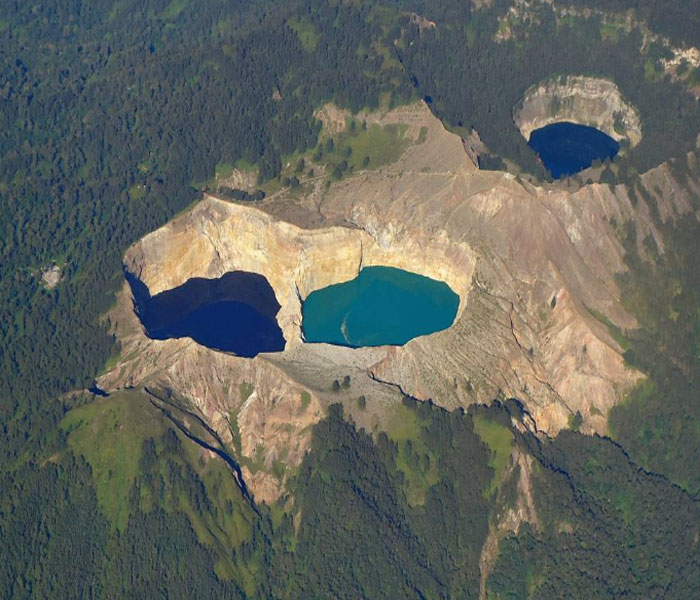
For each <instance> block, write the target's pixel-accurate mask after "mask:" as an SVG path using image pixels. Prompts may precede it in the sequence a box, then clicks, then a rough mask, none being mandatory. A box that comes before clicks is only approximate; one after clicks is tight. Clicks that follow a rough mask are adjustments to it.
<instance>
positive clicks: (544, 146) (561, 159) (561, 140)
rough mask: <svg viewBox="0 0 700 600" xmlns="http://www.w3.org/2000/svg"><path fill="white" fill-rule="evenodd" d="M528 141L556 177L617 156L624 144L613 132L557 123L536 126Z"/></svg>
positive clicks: (558, 177) (564, 175) (571, 173)
mask: <svg viewBox="0 0 700 600" xmlns="http://www.w3.org/2000/svg"><path fill="white" fill-rule="evenodd" d="M528 143H529V145H530V147H531V148H532V149H533V150H534V151H535V152H537V154H538V155H539V157H540V158H541V159H542V162H543V163H544V166H545V167H547V169H548V170H549V172H550V173H551V174H552V177H553V178H554V179H560V178H562V177H566V176H567V175H573V174H574V173H578V172H579V171H583V170H584V169H587V168H588V167H590V166H591V165H592V164H593V161H594V160H596V159H598V160H601V161H604V160H605V159H606V158H613V157H615V156H616V155H617V153H618V152H619V151H620V144H618V143H617V142H616V141H615V140H614V139H613V138H611V137H610V136H609V135H607V134H605V133H603V132H602V131H600V130H599V129H596V128H595V127H586V126H585V125H577V124H575V123H553V124H552V125H547V126H546V127H542V128H541V129H535V131H533V132H532V133H531V134H530V141H529V142H528Z"/></svg>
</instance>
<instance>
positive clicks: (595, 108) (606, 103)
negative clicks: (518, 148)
mask: <svg viewBox="0 0 700 600" xmlns="http://www.w3.org/2000/svg"><path fill="white" fill-rule="evenodd" d="M513 119H514V120H515V124H516V125H517V126H518V129H520V132H521V133H522V134H523V137H524V138H525V139H526V140H529V139H530V134H531V133H532V132H533V131H535V129H540V128H541V127H545V126H547V125H551V124H552V123H560V122H562V121H570V122H572V123H578V124H579V125H589V126H591V127H596V128H597V129H600V130H601V131H602V132H604V133H606V134H608V135H609V136H610V137H611V138H613V139H614V140H617V141H618V142H619V141H620V140H623V139H626V140H627V141H628V142H629V145H630V147H633V146H636V145H637V144H638V143H639V142H640V141H641V139H642V126H641V120H640V117H639V112H638V111H637V109H636V108H635V107H634V106H632V105H631V104H630V103H629V102H627V101H626V100H625V99H624V98H623V97H622V94H621V93H620V90H619V89H618V87H617V86H616V85H615V84H614V83H613V82H612V81H608V80H607V79H596V78H593V77H574V76H568V77H562V78H554V79H549V80H547V81H543V82H542V83H540V84H539V85H536V86H534V87H532V88H530V89H529V90H528V91H527V92H525V95H524V97H523V99H522V101H521V102H520V104H519V105H518V106H516V107H515V108H514V109H513Z"/></svg>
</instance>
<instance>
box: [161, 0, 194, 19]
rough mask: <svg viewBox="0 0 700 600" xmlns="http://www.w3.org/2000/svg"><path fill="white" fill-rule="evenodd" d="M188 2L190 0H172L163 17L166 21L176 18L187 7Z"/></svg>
mask: <svg viewBox="0 0 700 600" xmlns="http://www.w3.org/2000/svg"><path fill="white" fill-rule="evenodd" d="M188 4H189V0H172V1H171V2H170V4H168V6H167V7H166V8H165V10H164V11H163V13H162V14H161V17H162V18H163V19H165V20H166V21H169V20H172V19H176V18H177V17H178V15H179V14H180V13H181V12H182V11H183V10H185V9H186V8H187V5H188Z"/></svg>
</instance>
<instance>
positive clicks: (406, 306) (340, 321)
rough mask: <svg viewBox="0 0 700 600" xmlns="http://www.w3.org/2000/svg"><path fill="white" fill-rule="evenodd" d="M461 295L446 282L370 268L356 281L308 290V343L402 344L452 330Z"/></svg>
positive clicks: (305, 310)
mask: <svg viewBox="0 0 700 600" xmlns="http://www.w3.org/2000/svg"><path fill="white" fill-rule="evenodd" d="M458 306H459V296H457V294H455V293H454V292H453V291H452V290H451V289H450V287H449V286H448V285H447V284H446V283H444V282H442V281H435V280H434V279H430V278H428V277H423V276H422V275H417V274H416V273H410V272H408V271H403V270H401V269H394V268H392V267H366V268H364V269H362V270H361V271H360V273H359V275H358V276H357V277H356V278H355V279H353V280H352V281H348V282H345V283H339V284H336V285H331V286H328V287H326V288H322V289H320V290H316V291H315V292H312V293H311V294H309V296H308V297H307V298H306V300H305V301H304V303H303V305H302V330H303V332H304V339H305V340H306V341H307V342H326V343H328V344H336V345H339V346H350V347H352V348H358V347H361V346H384V345H395V346H400V345H403V344H405V343H406V342H408V341H409V340H411V339H413V338H415V337H418V336H420V335H426V334H428V333H433V332H435V331H440V330H442V329H447V328H448V327H449V326H450V325H452V323H453V322H454V320H455V316H456V315H457V308H458Z"/></svg>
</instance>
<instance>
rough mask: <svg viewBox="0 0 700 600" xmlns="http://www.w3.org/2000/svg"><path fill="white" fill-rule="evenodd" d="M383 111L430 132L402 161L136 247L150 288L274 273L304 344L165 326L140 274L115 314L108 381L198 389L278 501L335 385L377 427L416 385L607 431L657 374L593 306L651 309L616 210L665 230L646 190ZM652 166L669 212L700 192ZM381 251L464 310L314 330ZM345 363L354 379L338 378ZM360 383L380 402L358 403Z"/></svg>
mask: <svg viewBox="0 0 700 600" xmlns="http://www.w3.org/2000/svg"><path fill="white" fill-rule="evenodd" d="M371 118H372V119H374V120H375V121H376V122H378V123H380V124H389V123H402V124H403V125H405V126H406V133H405V135H407V136H412V137H411V139H413V140H415V142H414V143H413V144H412V145H410V146H409V148H408V150H407V151H406V152H404V154H403V155H402V156H401V158H400V159H399V160H398V161H397V162H396V163H395V164H392V165H388V166H386V167H384V168H382V169H380V170H376V171H361V172H355V173H354V174H352V175H350V176H348V177H346V178H344V179H342V180H341V181H338V182H335V183H332V184H331V185H330V186H329V187H328V188H325V186H324V187H323V188H322V189H320V190H318V189H315V190H314V192H313V193H305V194H301V195H299V194H292V193H291V192H288V191H285V190H283V191H281V192H279V193H277V194H273V195H271V196H270V197H269V198H267V199H266V200H265V201H263V202H262V203H260V204H258V205H256V206H255V207H251V206H242V205H237V204H233V203H230V202H226V201H223V200H220V199H218V198H216V197H213V196H205V197H204V198H203V199H202V201H201V202H199V203H198V204H197V205H196V206H195V207H194V208H193V209H192V210H191V211H190V212H188V213H186V214H184V215H182V216H180V217H178V218H177V219H175V220H174V221H172V222H171V223H169V224H167V225H165V226H164V227H162V228H161V229H159V230H157V231H155V232H153V233H151V234H150V235H148V236H146V237H145V238H143V239H142V240H141V241H139V242H138V243H137V244H135V245H134V246H132V247H131V248H130V249H129V251H128V252H127V253H126V256H125V259H124V262H125V265H126V268H127V269H129V271H131V272H132V273H134V274H135V275H137V276H138V277H139V278H140V279H141V280H142V281H143V282H144V283H145V284H146V285H147V286H148V288H149V290H150V292H151V294H155V293H157V292H160V291H163V290H165V289H169V288H171V287H174V286H177V285H180V284H182V283H183V282H184V281H186V280H187V279H188V278H190V277H195V276H198V277H217V276H220V275H222V274H223V273H225V272H227V271H231V270H244V271H253V272H256V273H260V274H262V275H264V276H265V277H266V278H267V279H268V281H269V282H270V284H271V285H272V287H273V289H274V290H275V293H276V295H277V300H278V301H279V303H280V305H281V306H282V308H281V310H280V313H279V315H278V320H279V323H280V326H281V327H282V329H283V331H284V334H285V337H286V339H287V341H288V344H287V348H286V349H285V351H284V352H281V353H276V354H266V355H259V356H257V357H256V358H254V359H245V358H239V357H236V356H233V355H229V354H224V353H221V352H216V351H213V350H209V349H207V348H204V347H201V346H199V345H197V344H196V343H194V342H193V341H191V340H187V339H181V340H166V341H156V340H150V339H149V338H147V337H146V335H145V333H144V331H143V328H142V327H141V324H140V323H139V321H138V318H137V317H136V315H135V314H134V312H133V309H132V299H131V292H130V289H129V287H128V286H126V285H125V286H124V289H123V290H122V292H121V294H120V296H119V300H118V304H117V306H116V307H115V309H114V310H113V311H112V312H111V314H110V320H111V322H112V327H113V331H114V332H115V334H116V335H117V337H118V338H119V339H120V341H121V343H122V354H121V359H120V360H119V362H118V364H117V365H116V366H115V367H114V368H113V369H112V370H111V371H110V372H109V373H107V374H106V375H104V376H103V377H102V378H101V379H100V380H99V382H98V383H99V385H100V387H102V388H103V389H106V390H108V391H109V390H115V389H119V388H121V387H125V386H143V385H150V386H162V387H167V388H171V389H173V390H175V391H177V393H178V394H180V395H181V396H183V397H185V398H187V399H188V400H189V401H190V402H191V404H192V406H193V407H194V409H195V410H197V411H198V412H199V414H200V415H201V416H202V417H203V418H205V419H206V420H207V422H209V423H210V425H211V426H212V427H213V428H214V429H215V430H216V431H217V433H218V434H219V435H220V436H221V438H222V439H223V440H224V441H226V442H227V443H229V444H231V446H232V447H234V448H235V449H236V450H237V452H238V459H239V460H241V463H242V466H243V475H244V477H245V478H246V480H247V482H248V485H249V487H250V489H251V490H252V491H253V493H254V494H255V497H256V499H260V500H262V501H265V502H271V501H274V500H275V499H277V498H278V497H279V496H280V495H281V494H282V493H283V492H284V489H285V482H286V477H287V470H285V467H289V466H292V467H293V466H295V465H298V464H299V462H300V460H301V458H302V457H303V455H304V453H305V452H306V450H307V449H308V447H309V443H310V436H311V429H312V427H311V426H312V425H313V424H314V423H315V422H317V421H318V420H319V419H320V418H321V417H322V416H323V414H324V410H325V406H327V404H328V403H329V402H333V401H343V402H344V404H345V405H346V410H348V411H349V412H350V413H351V414H352V416H353V417H354V418H355V420H356V421H357V423H358V424H359V425H362V426H365V427H367V428H369V429H372V428H376V427H379V426H381V422H382V415H383V414H384V413H383V411H386V410H388V407H390V406H391V405H392V403H394V402H396V401H398V400H399V399H400V398H401V396H402V394H404V393H406V394H410V395H412V396H415V397H417V398H420V399H428V398H431V399H433V401H434V402H436V403H437V404H439V405H442V406H445V407H447V408H455V407H458V406H467V405H469V404H470V403H474V402H485V401H489V400H490V399H492V398H495V397H511V396H512V397H517V398H519V399H521V400H522V402H523V403H524V405H525V406H526V407H527V409H528V411H529V412H530V414H531V415H532V417H533V418H534V420H535V422H536V426H537V428H538V430H539V431H541V432H544V433H546V434H549V435H555V434H556V433H557V432H558V431H560V430H561V429H562V428H566V427H568V426H569V422H570V419H571V417H572V416H573V415H575V414H576V413H577V412H580V414H581V416H582V418H583V425H582V430H583V431H585V432H588V433H593V432H597V433H605V432H606V426H607V425H606V423H607V419H606V417H607V413H608V411H609V410H610V408H611V407H612V406H613V405H615V404H616V403H617V402H619V401H621V400H622V398H623V397H624V394H625V392H626V391H627V390H629V389H630V388H631V387H632V386H633V385H634V384H635V382H636V381H638V379H639V378H640V377H641V374H640V373H638V372H636V371H634V370H631V369H629V368H627V367H626V366H625V364H624V360H623V358H622V354H621V353H622V349H621V348H620V347H619V345H618V344H617V342H616V341H615V340H614V339H613V338H612V336H611V335H610V333H609V331H608V329H607V327H606V326H605V325H604V324H603V323H602V322H601V320H600V318H599V317H597V316H594V315H604V316H605V318H606V319H609V320H610V321H611V322H613V323H615V324H616V325H618V326H619V327H621V328H631V327H634V326H635V321H634V319H633V318H632V317H631V316H630V315H629V314H628V313H626V312H625V310H624V309H623V307H622V306H621V305H620V302H619V294H618V291H617V285H616V280H615V274H616V273H618V272H620V271H622V270H623V268H624V266H623V249H622V247H621V245H620V243H619V241H618V237H617V235H616V232H615V229H614V227H613V225H611V223H615V222H617V223H624V222H626V221H628V220H630V219H634V220H635V225H636V227H637V230H638V233H639V235H638V239H640V240H641V239H642V238H643V237H644V236H646V235H647V234H649V233H651V234H652V235H655V236H658V233H657V232H655V230H654V227H653V224H652V220H651V218H650V217H649V214H650V213H649V207H647V206H646V205H645V204H644V200H643V199H642V200H640V201H639V202H640V203H641V206H637V208H636V209H634V208H633V206H632V202H631V200H630V197H629V195H628V193H627V191H626V189H625V188H624V187H623V186H617V187H614V188H611V187H609V186H605V185H597V184H594V185H589V186H586V187H583V188H579V189H568V188H567V187H565V186H562V185H558V186H556V185H555V186H549V187H537V186H534V185H532V184H530V183H527V182H524V181H521V180H519V179H518V178H516V177H514V176H512V175H510V174H508V173H502V172H486V171H479V170H478V169H477V168H476V166H475V165H474V163H473V162H472V161H471V160H470V159H469V156H468V154H467V152H466V151H465V148H464V146H463V143H462V141H461V139H460V138H459V137H458V136H456V135H454V134H451V133H449V132H448V131H447V130H446V129H445V128H444V127H443V126H442V124H441V123H440V121H439V120H438V119H436V118H435V117H434V116H433V115H432V113H430V111H429V109H428V108H427V107H426V106H425V105H423V104H417V105H413V106H410V107H403V108H399V109H396V110H394V111H391V112H389V113H386V114H384V115H371ZM419 131H423V132H425V135H420V136H419V135H416V133H417V132H419ZM644 181H645V182H646V183H647V185H648V189H649V190H651V191H650V193H649V197H652V198H655V199H656V200H657V202H658V204H659V211H660V213H661V214H662V215H668V216H673V215H677V214H682V213H684V212H687V211H688V210H689V209H690V205H689V203H687V201H686V200H684V198H683V195H682V194H681V193H674V194H666V193H664V192H663V188H662V187H661V186H663V185H670V186H673V180H672V176H671V174H670V172H669V170H668V169H666V168H665V167H663V166H662V167H660V168H659V169H657V170H655V171H653V172H651V173H649V174H647V175H645V176H644ZM655 190H658V192H657V191H655ZM367 265H388V266H395V267H399V268H404V269H408V270H411V271H415V272H417V273H420V274H423V275H427V276H429V277H433V278H435V279H439V280H443V281H446V282H447V283H448V284H449V285H450V286H451V287H452V288H453V290H454V291H455V292H456V293H458V294H459V296H460V307H459V312H458V316H457V319H456V321H455V323H454V325H453V326H452V327H451V328H449V329H447V330H445V331H442V332H438V333H435V334H432V335H429V336H424V337H421V338H417V339H414V340H412V341H410V342H409V343H408V344H406V345H405V346H403V347H381V348H364V349H349V348H339V347H334V346H329V345H326V344H305V343H304V342H303V339H302V337H301V333H300V322H301V314H300V311H301V300H302V299H303V298H304V297H306V295H308V294H309V293H310V292H311V291H313V290H315V289H318V288H320V287H324V286H326V285H329V284H333V283H338V282H341V281H346V280H348V279H351V278H353V277H354V276H355V275H356V274H357V273H358V272H359V270H360V269H361V268H362V267H363V266H367ZM345 375H350V376H351V380H352V385H351V388H350V390H349V391H344V392H340V393H338V392H332V391H331V386H330V384H331V382H332V381H333V379H335V378H342V377H343V376H345ZM361 394H362V395H364V396H366V398H367V409H366V411H359V410H357V409H356V408H355V407H356V403H355V400H356V398H357V397H358V396H359V395H361Z"/></svg>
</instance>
